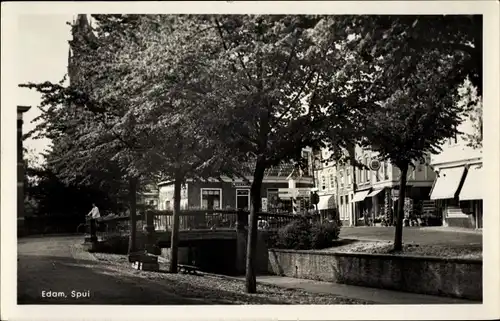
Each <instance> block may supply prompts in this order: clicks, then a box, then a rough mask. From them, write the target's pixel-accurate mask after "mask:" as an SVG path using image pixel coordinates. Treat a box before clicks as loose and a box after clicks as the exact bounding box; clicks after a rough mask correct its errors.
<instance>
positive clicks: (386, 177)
mask: <svg viewBox="0 0 500 321" xmlns="http://www.w3.org/2000/svg"><path fill="white" fill-rule="evenodd" d="M382 170H383V172H384V179H389V172H388V171H387V162H382Z"/></svg>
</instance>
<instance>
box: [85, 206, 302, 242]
mask: <svg viewBox="0 0 500 321" xmlns="http://www.w3.org/2000/svg"><path fill="white" fill-rule="evenodd" d="M149 213H151V214H152V215H153V224H154V227H155V231H158V232H162V231H167V230H171V229H172V226H173V212H172V211H149ZM249 214H250V213H249V212H248V211H236V210H182V211H181V212H180V214H179V230H181V231H182V230H207V229H236V226H237V222H238V215H242V216H244V217H245V218H246V220H247V221H246V222H245V223H243V224H248V216H249ZM257 215H258V227H259V229H279V228H281V227H283V226H285V225H287V224H288V223H290V222H291V221H293V220H295V219H297V218H298V217H300V216H299V215H294V214H274V213H258V214H257ZM145 219H146V218H145V215H138V216H137V223H136V224H137V225H136V228H137V231H138V232H142V231H143V230H144V229H145V227H146V220H145ZM240 219H241V218H240ZM129 220H130V217H129V216H105V217H101V218H99V219H98V220H97V221H96V223H97V232H96V236H97V237H98V238H101V239H102V238H109V237H111V236H125V235H129V233H130V223H129ZM243 220H245V219H243ZM87 234H90V227H89V225H88V224H87Z"/></svg>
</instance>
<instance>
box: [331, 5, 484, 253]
mask: <svg viewBox="0 0 500 321" xmlns="http://www.w3.org/2000/svg"><path fill="white" fill-rule="evenodd" d="M336 22H337V27H340V26H342V29H343V30H345V35H344V36H345V37H346V38H347V39H348V41H347V44H346V48H347V49H348V51H349V53H348V55H350V56H352V57H353V58H354V61H355V62H356V63H355V64H351V66H352V68H353V69H355V71H353V75H356V74H357V75H361V74H364V75H365V76H366V78H368V79H369V82H368V83H365V89H364V90H363V92H364V98H363V100H366V101H367V102H371V103H372V104H374V108H372V109H371V110H370V112H369V113H366V114H365V115H364V117H363V115H362V117H361V118H362V119H363V120H362V121H361V123H363V124H365V126H364V131H365V132H364V134H363V136H364V138H363V139H362V140H361V143H362V145H363V146H365V147H371V148H372V149H374V150H376V151H378V152H379V154H380V158H381V160H390V161H391V162H392V163H393V164H395V165H396V166H397V167H398V168H399V169H400V171H401V177H400V184H399V185H400V186H399V188H400V193H399V198H400V202H399V206H398V211H397V212H398V213H397V222H396V233H395V242H394V249H395V250H401V248H402V224H403V206H404V202H403V200H404V198H405V189H406V178H407V172H408V167H409V166H413V163H414V162H416V161H420V160H423V158H424V156H425V155H426V154H427V153H435V152H438V151H439V150H440V145H441V144H442V142H443V141H444V140H445V139H446V138H449V137H453V136H455V135H456V134H459V132H458V130H457V127H458V125H459V124H460V122H461V117H462V116H463V113H464V112H465V111H467V110H468V109H469V108H470V105H469V106H466V107H464V106H461V105H459V104H457V101H458V97H459V95H458V91H457V90H458V89H459V88H460V87H461V86H462V85H463V83H464V81H465V80H466V79H469V80H470V81H471V82H472V84H473V85H474V86H476V87H477V92H478V95H481V92H482V16H466V15H455V16H446V15H442V16H430V15H428V16H387V15H386V16H343V17H340V18H339V19H337V21H336ZM368 66H369V67H370V70H369V71H368V72H367V69H368Z"/></svg>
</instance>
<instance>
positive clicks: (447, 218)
mask: <svg viewBox="0 0 500 321" xmlns="http://www.w3.org/2000/svg"><path fill="white" fill-rule="evenodd" d="M477 121H481V119H479V120H473V118H471V117H470V116H467V117H464V119H463V121H462V123H461V124H460V126H459V127H458V128H457V129H458V130H459V131H460V132H461V133H463V135H456V136H455V137H453V138H451V139H449V140H447V141H446V142H445V144H444V145H443V146H442V151H441V152H440V153H439V154H437V155H432V157H431V165H432V166H433V168H434V170H435V171H436V173H437V176H436V180H435V182H434V185H433V189H432V192H431V199H432V200H434V201H435V202H436V207H437V208H438V211H439V212H440V213H441V215H442V221H443V225H444V226H455V227H466V228H482V227H483V193H482V187H483V186H484V181H483V170H482V159H483V157H482V154H483V150H482V147H479V146H478V147H473V146H471V144H470V143H471V141H470V139H469V138H468V135H480V136H482V134H481V132H478V126H476V125H477V123H476V122H477ZM481 131H482V130H481ZM481 139H482V137H481V138H480V140H481Z"/></svg>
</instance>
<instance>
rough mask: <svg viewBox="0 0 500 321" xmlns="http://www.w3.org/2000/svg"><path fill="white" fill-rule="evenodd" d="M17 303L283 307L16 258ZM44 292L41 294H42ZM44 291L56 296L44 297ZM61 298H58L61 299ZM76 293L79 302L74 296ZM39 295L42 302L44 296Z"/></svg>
mask: <svg viewBox="0 0 500 321" xmlns="http://www.w3.org/2000/svg"><path fill="white" fill-rule="evenodd" d="M18 257H19V261H18V304H109V305H112V304H123V305H186V304H191V305H192V304H196V305H203V304H239V303H238V302H242V301H243V302H248V303H250V304H283V303H282V302H278V301H275V300H273V299H269V298H266V297H261V296H255V295H248V294H245V293H239V292H232V291H226V290H224V289H221V288H218V289H213V288H211V287H208V286H204V285H203V278H204V277H203V276H190V277H198V278H200V280H199V282H196V285H193V282H189V284H188V283H187V282H182V280H181V278H179V280H172V277H175V278H176V276H173V275H170V277H168V278H167V277H166V276H167V275H168V274H166V273H155V272H141V271H135V270H132V268H131V267H128V266H124V265H117V264H106V263H103V262H100V261H92V260H84V259H74V258H71V257H64V256H44V255H22V254H21V255H19V256H18ZM43 291H45V292H43ZM47 292H51V293H56V294H58V295H56V297H47ZM62 294H64V295H62ZM78 294H80V296H81V297H79V298H77V297H76V296H77V295H78ZM44 296H45V297H44Z"/></svg>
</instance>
